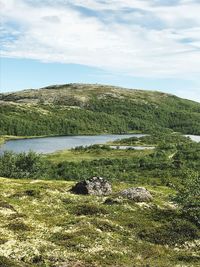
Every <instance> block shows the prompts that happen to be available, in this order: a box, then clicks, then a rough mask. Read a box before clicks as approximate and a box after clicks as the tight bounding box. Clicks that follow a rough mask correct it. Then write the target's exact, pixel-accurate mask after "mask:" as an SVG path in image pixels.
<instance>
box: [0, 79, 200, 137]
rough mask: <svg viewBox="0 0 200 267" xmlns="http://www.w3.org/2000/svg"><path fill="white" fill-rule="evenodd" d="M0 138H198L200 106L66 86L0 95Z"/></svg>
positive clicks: (132, 93) (110, 89)
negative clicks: (166, 134) (159, 133)
mask: <svg viewBox="0 0 200 267" xmlns="http://www.w3.org/2000/svg"><path fill="white" fill-rule="evenodd" d="M0 101H1V105H0V135H15V136H32V135H35V136H41V135H75V134H99V133H127V132H143V133H149V132H150V131H152V130H158V129H165V130H166V129H172V130H174V131H179V132H182V133H185V134H187V133H188V134H200V104H199V103H196V102H193V101H189V100H183V99H180V98H178V97H175V96H172V95H168V94H164V93H159V92H150V91H142V90H125V89H121V88H116V87H112V86H101V85H84V84H67V85H63V86H51V87H48V88H43V89H40V90H26V91H21V92H17V93H8V94H0Z"/></svg>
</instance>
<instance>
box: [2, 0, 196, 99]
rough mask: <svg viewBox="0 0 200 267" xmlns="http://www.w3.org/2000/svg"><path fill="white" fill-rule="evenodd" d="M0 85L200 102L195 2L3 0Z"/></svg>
mask: <svg viewBox="0 0 200 267" xmlns="http://www.w3.org/2000/svg"><path fill="white" fill-rule="evenodd" d="M0 10H1V11H0V12H1V14H0V16H1V78H0V83H1V84H0V85H1V87H0V90H1V91H2V92H4V91H13V90H19V89H24V88H36V87H42V86H45V85H49V84H62V83H69V82H85V83H103V84H113V85H120V86H124V87H129V88H143V89H149V90H160V91H165V92H169V93H173V94H176V95H179V96H181V97H184V98H189V99H194V100H196V101H200V15H199V14H200V0H112V1H111V0H109V1H108V0H0Z"/></svg>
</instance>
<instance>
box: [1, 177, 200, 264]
mask: <svg viewBox="0 0 200 267" xmlns="http://www.w3.org/2000/svg"><path fill="white" fill-rule="evenodd" d="M73 184H74V183H73V182H63V181H41V180H40V181H39V180H38V181H31V180H14V179H13V180H12V179H3V178H0V195H1V203H2V206H6V207H8V208H0V212H2V213H1V216H0V236H1V241H0V256H2V257H3V260H4V262H5V261H7V263H6V264H7V265H6V264H4V265H2V266H8V267H12V266H15V267H18V266H20V267H27V266H28V267H29V266H30V267H36V266H38V267H46V266H49V267H52V266H62V264H63V265H64V264H65V265H67V266H69V267H72V266H74V265H75V264H77V265H78V264H80V266H88V267H94V266H95V267H98V266H101V267H107V266H112V267H113V266H117V267H121V266H123V267H129V266H133V264H134V267H144V266H145V267H146V266H150V267H154V266H158V267H171V266H176V265H178V264H179V265H184V266H187V267H189V266H190V265H192V266H194V267H198V261H197V259H198V257H196V256H195V255H196V254H197V251H198V247H197V245H198V243H197V245H196V247H195V246H192V245H191V246H185V245H184V244H183V241H184V240H191V241H190V242H191V243H192V244H193V242H194V240H195V239H196V238H197V239H198V237H199V235H198V230H197V227H196V226H195V225H193V224H192V223H190V222H189V221H187V220H186V219H184V218H183V217H181V215H180V214H179V212H178V210H176V209H175V208H174V209H171V208H169V207H168V201H169V195H170V194H171V193H172V192H173V191H172V190H171V189H170V188H167V187H159V186H157V187H153V186H148V185H147V186H146V188H147V189H148V190H150V191H151V192H153V195H154V201H153V203H152V204H150V205H149V206H148V207H145V206H142V205H137V204H135V203H133V202H131V201H123V202H122V203H121V204H119V205H118V204H117V205H116V204H114V205H105V204H104V202H105V199H106V198H107V197H106V198H105V197H97V196H80V195H74V194H71V193H69V188H71V186H72V185H73ZM138 185H139V184H138ZM129 186H131V185H130V184H127V183H117V182H116V183H113V189H114V194H113V195H112V196H111V198H112V199H115V192H118V191H120V190H122V189H124V188H127V187H129ZM29 190H34V191H33V195H32V191H30V192H31V193H30V195H27V191H28V192H29ZM20 192H21V193H22V195H21V194H20V195H21V196H22V197H13V196H14V195H15V194H18V193H20ZM25 192H26V193H25ZM35 192H39V197H37V194H36V197H35V196H34V195H35ZM28 194H29V193H28ZM155 203H156V205H155ZM158 203H159V204H158ZM8 205H10V206H8ZM9 207H14V208H15V209H16V210H17V212H12V213H11V212H10V211H11V210H10V208H9ZM174 220H175V221H177V225H174V224H172V222H173V221H174ZM181 221H183V222H184V225H181V224H180V222H181ZM173 228H174V229H179V230H178V233H179V234H178V235H177V233H176V234H174V233H173V234H174V237H173V240H175V238H177V240H180V242H179V246H180V248H179V249H177V250H175V249H174V243H173V245H170V246H168V247H167V246H166V243H165V240H164V241H163V240H161V241H160V236H161V237H162V236H163V237H165V238H167V235H170V232H171V233H172V230H173ZM153 229H156V230H154V232H153V233H152V230H153ZM162 229H165V233H164V235H163V233H161V230H162ZM157 230H158V232H157ZM186 230H187V232H185V231H186ZM159 231H160V232H159ZM163 231H164V230H163ZM144 232H145V233H147V234H149V233H150V234H151V236H150V235H146V236H144V238H143V237H140V236H139V234H140V233H144ZM187 233H188V234H187ZM152 236H154V238H157V240H159V242H160V243H158V242H157V240H156V242H157V243H156V242H152V240H148V238H152ZM185 237H187V238H185ZM149 241H151V242H149ZM8 253H11V254H9V255H10V256H8ZM195 253H196V254H195ZM5 257H7V259H6V258H5ZM11 259H13V261H10V260H11ZM3 260H2V262H3ZM0 262H1V261H0ZM9 264H10V265H9ZM0 266H1V265H0ZM75 266H76V265H75Z"/></svg>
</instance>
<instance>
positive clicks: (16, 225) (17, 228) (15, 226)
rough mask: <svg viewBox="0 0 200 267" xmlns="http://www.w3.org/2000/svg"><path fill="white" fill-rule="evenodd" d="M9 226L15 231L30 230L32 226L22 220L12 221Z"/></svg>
mask: <svg viewBox="0 0 200 267" xmlns="http://www.w3.org/2000/svg"><path fill="white" fill-rule="evenodd" d="M7 228H8V229H10V230H12V231H14V232H18V231H23V232H24V231H30V230H31V228H30V227H29V226H27V225H26V224H25V223H23V222H21V221H16V222H11V223H9V224H8V225H7Z"/></svg>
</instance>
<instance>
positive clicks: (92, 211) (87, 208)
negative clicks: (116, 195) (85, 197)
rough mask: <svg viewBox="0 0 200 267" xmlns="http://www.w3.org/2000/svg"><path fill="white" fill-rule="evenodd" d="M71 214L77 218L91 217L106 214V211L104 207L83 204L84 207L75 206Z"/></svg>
mask: <svg viewBox="0 0 200 267" xmlns="http://www.w3.org/2000/svg"><path fill="white" fill-rule="evenodd" d="M72 213H73V214H75V215H77V216H81V215H86V216H87V215H88V216H91V215H101V214H106V213H107V211H106V209H105V208H104V207H100V206H97V205H94V204H85V205H77V206H76V207H75V208H73V211H72Z"/></svg>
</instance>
